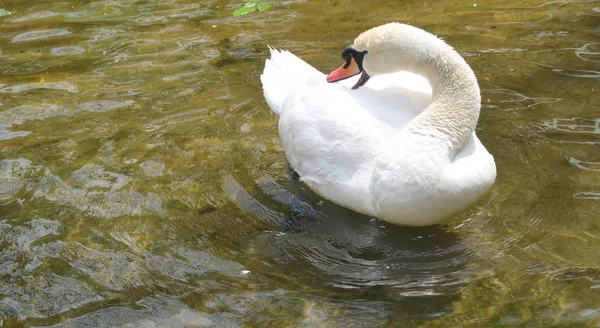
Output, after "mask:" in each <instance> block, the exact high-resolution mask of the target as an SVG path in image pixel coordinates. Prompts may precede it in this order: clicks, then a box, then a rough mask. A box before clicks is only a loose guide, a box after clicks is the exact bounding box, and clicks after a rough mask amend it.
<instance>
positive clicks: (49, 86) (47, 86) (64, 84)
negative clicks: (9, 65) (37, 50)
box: [0, 81, 79, 93]
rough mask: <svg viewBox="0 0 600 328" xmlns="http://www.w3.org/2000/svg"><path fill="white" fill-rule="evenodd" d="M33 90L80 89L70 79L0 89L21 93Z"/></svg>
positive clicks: (74, 91)
mask: <svg viewBox="0 0 600 328" xmlns="http://www.w3.org/2000/svg"><path fill="white" fill-rule="evenodd" d="M31 90H63V91H67V92H70V93H78V92H79V89H78V88H77V85H76V84H75V83H73V82H69V81H59V82H38V83H28V84H19V85H13V86H9V87H4V88H2V89H0V93H19V92H25V91H31Z"/></svg>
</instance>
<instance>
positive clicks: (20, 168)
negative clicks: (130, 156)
mask: <svg viewBox="0 0 600 328" xmlns="http://www.w3.org/2000/svg"><path fill="white" fill-rule="evenodd" d="M0 169H1V170H0V174H2V175H3V177H4V179H5V181H8V183H7V184H5V186H7V187H3V188H2V193H3V194H2V199H3V200H4V202H9V201H12V200H15V196H16V194H17V193H19V192H20V191H22V190H23V189H27V190H28V191H33V193H34V194H33V196H32V198H31V199H29V201H33V200H35V199H37V198H44V199H46V200H49V201H51V202H55V203H57V204H61V205H69V206H73V207H74V208H76V209H78V210H80V211H83V212H85V213H86V214H87V215H89V216H93V217H98V218H107V219H108V218H116V217H121V216H124V215H142V214H143V213H152V214H156V215H161V216H162V215H164V214H165V209H164V207H163V203H162V199H161V197H160V196H158V195H157V194H155V193H152V192H149V193H147V194H146V195H144V194H142V193H140V192H138V191H134V190H130V189H129V188H127V187H128V186H129V183H130V182H131V180H132V179H131V178H130V177H129V176H127V175H124V174H119V173H113V172H110V171H107V170H106V169H105V168H104V167H102V166H100V165H97V164H92V163H89V164H86V165H84V166H83V167H82V168H81V169H79V170H76V171H74V172H73V174H72V175H73V178H74V179H75V180H76V181H77V182H78V183H79V184H80V186H78V187H73V186H71V185H69V184H68V183H66V182H64V181H63V180H62V179H60V178H59V177H57V176H56V175H54V174H52V173H51V172H50V170H48V169H46V168H44V167H41V166H35V165H32V162H31V161H29V160H26V159H17V160H2V161H0Z"/></svg>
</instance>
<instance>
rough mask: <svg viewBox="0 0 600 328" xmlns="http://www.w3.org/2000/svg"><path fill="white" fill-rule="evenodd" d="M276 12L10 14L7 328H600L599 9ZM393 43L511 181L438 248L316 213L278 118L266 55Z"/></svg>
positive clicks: (460, 220)
mask: <svg viewBox="0 0 600 328" xmlns="http://www.w3.org/2000/svg"><path fill="white" fill-rule="evenodd" d="M273 3H274V6H273V8H272V9H271V10H269V11H267V12H262V13H253V14H250V15H247V16H242V17H232V15H231V13H232V11H233V10H234V9H236V8H238V7H239V6H241V5H242V2H241V1H178V0H171V1H163V2H158V1H134V0H130V1H125V0H124V1H103V2H100V1H98V2H93V1H77V2H75V1H73V2H72V3H69V2H55V1H40V2H38V1H22V0H16V1H9V2H8V3H7V2H4V3H2V5H0V8H1V7H3V8H6V9H8V10H11V11H16V13H15V14H13V15H10V16H5V17H2V18H0V72H1V73H0V250H1V251H0V326H4V327H30V326H56V327H103V326H111V325H112V326H115V327H145V326H152V327H154V326H158V327H195V326H211V325H213V326H223V327H238V326H239V327H247V326H249V327H299V326H305V327H371V326H384V327H416V326H423V327H489V326H493V327H600V221H599V217H600V151H599V150H600V148H599V147H600V107H599V105H598V104H600V91H599V90H600V83H599V80H600V2H598V1H556V2H543V1H537V0H534V1H516V0H511V1H488V2H485V3H477V2H476V1H446V2H444V3H437V2H427V1H425V2H421V1H414V2H398V1H369V2H366V1H365V2H358V1H349V0H327V1H274V2H273ZM361 3H362V4H361ZM391 21H402V22H407V23H410V24H413V25H416V26H418V27H421V28H424V29H426V30H428V31H430V32H432V33H435V34H437V35H439V36H441V37H443V38H444V39H445V40H446V41H447V42H449V43H450V44H451V45H453V46H454V47H455V48H456V49H457V50H458V51H459V52H460V53H461V54H462V55H463V56H464V57H465V58H466V60H467V61H468V62H469V64H470V65H471V66H472V67H473V69H474V71H475V73H476V75H477V76H478V79H479V82H480V86H481V89H482V100H483V109H482V113H481V118H480V122H479V126H478V131H477V132H478V135H479V137H480V139H481V140H482V142H483V143H484V144H485V145H486V147H487V149H488V150H489V151H490V152H491V153H492V154H493V155H494V156H495V159H496V163H497V167H498V179H497V182H496V184H495V185H494V187H493V188H492V189H491V190H490V191H489V192H488V193H487V194H486V196H485V197H483V198H482V199H481V200H480V201H479V202H477V203H476V204H474V205H473V206H471V207H470V208H468V209H466V210H465V211H463V212H461V213H460V214H458V215H456V216H455V217H453V218H451V219H449V220H447V221H446V222H445V224H444V225H441V226H435V227H430V228H423V229H408V228H400V227H394V226H391V225H387V224H384V223H382V222H380V221H377V220H372V219H371V218H368V217H364V216H360V215H357V214H355V213H352V212H350V211H348V210H345V209H343V208H340V207H338V206H335V205H333V204H331V203H329V202H327V201H324V200H322V199H320V198H319V197H318V196H316V195H314V194H313V193H311V192H310V191H309V190H307V189H306V187H305V186H303V185H302V184H300V183H298V182H297V180H296V179H295V177H294V174H293V173H292V172H291V171H290V170H289V168H288V165H287V161H286V158H285V154H284V152H283V149H282V146H281V143H280V141H279V138H278V133H277V117H276V116H275V115H273V114H271V113H270V110H269V108H268V106H267V105H266V104H265V102H264V100H263V97H262V89H261V84H260V81H259V75H260V73H261V71H262V68H263V65H264V60H265V59H266V58H267V57H268V50H267V44H270V45H272V46H275V47H278V48H285V49H289V50H290V51H292V52H294V53H295V54H297V55H298V56H300V57H301V58H303V59H305V60H306V61H308V62H309V63H311V64H312V65H314V66H315V67H317V68H319V69H321V70H323V71H330V70H332V69H334V68H336V67H337V66H338V65H339V64H340V60H341V58H340V57H339V56H340V55H339V54H340V51H341V50H342V49H343V48H344V47H346V46H347V45H348V44H350V43H351V42H352V40H353V39H354V37H356V36H357V35H358V34H359V33H360V32H361V31H363V30H365V29H367V28H369V27H372V26H376V25H380V24H383V23H386V22H391Z"/></svg>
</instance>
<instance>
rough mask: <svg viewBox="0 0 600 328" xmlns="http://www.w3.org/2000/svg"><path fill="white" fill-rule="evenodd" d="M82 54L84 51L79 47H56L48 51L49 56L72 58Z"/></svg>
mask: <svg viewBox="0 0 600 328" xmlns="http://www.w3.org/2000/svg"><path fill="white" fill-rule="evenodd" d="M84 52H85V49H84V48H82V47H79V46H68V47H57V48H52V49H50V56H73V55H81V54H83V53H84Z"/></svg>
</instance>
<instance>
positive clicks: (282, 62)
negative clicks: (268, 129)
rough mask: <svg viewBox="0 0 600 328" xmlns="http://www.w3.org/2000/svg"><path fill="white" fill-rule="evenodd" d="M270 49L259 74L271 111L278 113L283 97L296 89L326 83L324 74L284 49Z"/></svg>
mask: <svg viewBox="0 0 600 328" xmlns="http://www.w3.org/2000/svg"><path fill="white" fill-rule="evenodd" d="M270 50H271V58H270V59H267V60H266V62H265V69H264V70H263V73H262V75H261V76H260V81H261V82H262V85H263V92H264V95H265V100H266V101H267V104H268V105H269V107H271V109H272V110H273V112H275V113H277V114H279V113H281V109H282V107H283V103H284V102H285V99H286V98H287V97H288V96H289V95H290V94H292V93H294V92H295V90H296V89H299V88H302V87H305V86H308V85H314V84H319V83H326V81H325V74H323V73H321V72H319V71H318V70H317V69H315V68H314V67H312V66H310V65H309V64H307V63H306V62H305V61H303V60H302V59H300V58H298V57H296V56H295V55H294V54H292V53H291V52H289V51H286V50H281V51H280V50H276V49H270Z"/></svg>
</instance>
